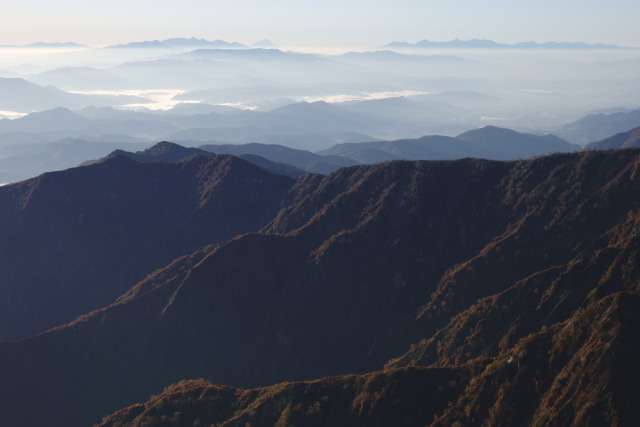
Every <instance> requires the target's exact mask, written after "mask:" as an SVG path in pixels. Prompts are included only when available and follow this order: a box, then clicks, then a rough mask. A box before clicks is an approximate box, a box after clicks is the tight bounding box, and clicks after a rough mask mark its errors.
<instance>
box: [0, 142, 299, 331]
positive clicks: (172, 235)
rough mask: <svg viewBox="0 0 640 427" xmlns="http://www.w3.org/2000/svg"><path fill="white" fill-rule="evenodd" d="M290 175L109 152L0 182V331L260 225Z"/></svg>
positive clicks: (87, 300)
mask: <svg viewBox="0 0 640 427" xmlns="http://www.w3.org/2000/svg"><path fill="white" fill-rule="evenodd" d="M292 184H293V181H292V180H291V179H290V178H287V177H284V176H280V175H273V174H270V173H268V172H266V171H265V170H264V169H262V168H258V167H256V166H254V165H252V164H250V163H248V162H245V161H243V160H240V159H237V158H234V157H231V156H215V155H210V154H207V155H199V156H195V157H192V158H190V159H188V160H186V161H183V162H177V163H166V162H144V163H141V162H137V161H135V160H132V159H131V158H128V157H126V156H123V155H116V156H114V157H113V158H110V159H108V160H106V161H104V162H102V163H100V164H96V165H92V166H88V167H81V168H75V169H69V170H67V171H63V172H52V173H47V174H44V175H41V176H39V177H38V178H34V179H31V180H28V181H24V182H21V183H18V184H13V185H8V186H4V187H0V218H1V220H0V230H1V232H2V235H3V239H2V241H1V242H0V251H1V253H2V254H3V256H2V257H0V258H1V259H0V271H1V272H2V276H1V281H0V288H2V298H1V299H0V306H2V310H1V312H2V315H1V316H0V318H1V320H0V337H1V339H3V340H7V339H16V338H22V337H25V336H28V335H31V334H34V333H37V332H40V331H42V330H45V329H48V328H51V327H53V326H56V325H58V324H61V323H64V322H68V321H70V320H72V319H73V318H75V317H76V316H78V315H80V314H82V313H84V312H87V311H89V310H92V309H96V308H99V307H102V306H105V305H107V304H109V303H110V302H112V301H113V300H114V299H115V298H116V297H117V296H118V295H120V294H121V293H122V292H124V291H125V290H126V289H128V288H129V287H130V286H131V284H132V283H135V282H137V281H139V280H141V279H142V278H144V277H145V275H146V274H148V273H149V272H150V271H153V270H154V269H156V268H159V267H161V266H163V265H166V264H167V263H168V262H170V261H171V260H173V259H174V258H176V257H177V256H180V255H183V254H187V253H190V252H192V251H193V250H195V249H197V248H199V247H201V246H203V245H205V244H209V243H214V242H216V241H219V240H223V239H228V238H231V237H233V236H235V235H237V234H240V233H245V232H248V231H254V230H258V229H260V228H261V227H262V226H263V225H264V224H266V222H267V221H269V220H270V219H271V218H272V217H273V216H274V215H275V213H276V212H277V210H278V209H279V208H280V200H279V197H278V195H282V194H284V193H285V192H286V191H287V190H288V189H289V187H290V186H291V185H292ZM34 266H37V268H34ZM51 301H55V304H52V303H51Z"/></svg>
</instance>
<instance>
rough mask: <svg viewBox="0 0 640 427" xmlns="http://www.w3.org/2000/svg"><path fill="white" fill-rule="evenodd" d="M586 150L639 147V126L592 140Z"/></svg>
mask: <svg viewBox="0 0 640 427" xmlns="http://www.w3.org/2000/svg"><path fill="white" fill-rule="evenodd" d="M584 148H585V149H587V150H611V149H616V148H640V126H639V127H637V128H634V129H631V130H630V131H628V132H621V133H618V134H616V135H613V136H611V137H609V138H606V139H603V140H602V141H598V142H592V143H591V144H588V145H587V146H586V147H584Z"/></svg>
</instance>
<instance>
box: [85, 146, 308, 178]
mask: <svg viewBox="0 0 640 427" xmlns="http://www.w3.org/2000/svg"><path fill="white" fill-rule="evenodd" d="M248 145H250V144H248ZM254 145H257V146H260V145H262V144H254ZM205 147H206V146H205ZM283 148H286V147H283ZM300 151H302V150H300ZM196 154H213V152H212V151H210V150H208V151H205V150H202V149H200V148H193V147H183V146H181V145H178V144H174V143H172V142H168V141H162V142H158V143H157V144H155V145H154V146H153V147H150V148H147V149H146V150H143V151H136V152H135V153H131V152H128V151H124V150H116V151H114V152H112V153H111V154H110V155H109V156H107V157H106V158H112V157H117V156H119V155H123V156H126V157H130V158H132V159H134V160H137V161H141V162H179V161H181V160H186V159H188V158H190V157H193V156H195V155H196ZM215 154H232V155H234V156H236V157H240V158H241V159H243V160H246V161H247V162H249V163H253V164H254V165H256V166H259V167H261V168H262V169H265V170H266V171H268V172H271V173H274V174H277V175H285V176H288V177H291V178H297V177H299V176H302V175H304V174H306V173H308V172H306V171H304V170H302V169H298V168H297V167H295V166H292V165H291V164H290V163H281V162H278V161H270V160H268V159H266V158H265V157H262V156H260V155H256V154H249V153H247V154H245V153H222V152H219V153H215ZM309 154H311V153H309ZM103 160H105V159H99V160H90V161H87V162H84V163H83V164H82V165H84V166H87V165H91V164H94V163H98V162H100V161H103Z"/></svg>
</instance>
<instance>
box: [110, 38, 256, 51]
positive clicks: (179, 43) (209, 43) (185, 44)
mask: <svg viewBox="0 0 640 427" xmlns="http://www.w3.org/2000/svg"><path fill="white" fill-rule="evenodd" d="M244 47H246V46H245V45H243V44H240V43H237V42H227V41H224V40H205V39H197V38H195V37H192V38H190V39H187V38H172V39H166V40H148V41H142V42H133V43H127V44H118V45H113V46H107V47H105V48H104V49H156V48H161V49H175V48H234V49H238V48H244Z"/></svg>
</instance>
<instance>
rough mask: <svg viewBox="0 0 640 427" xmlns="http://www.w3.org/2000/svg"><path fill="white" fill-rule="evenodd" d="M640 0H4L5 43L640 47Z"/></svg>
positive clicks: (0, 30)
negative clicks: (459, 42)
mask: <svg viewBox="0 0 640 427" xmlns="http://www.w3.org/2000/svg"><path fill="white" fill-rule="evenodd" d="M639 16H640V1H638V0H608V1H603V0H536V1H533V0H532V1H529V0H527V1H524V0H485V1H479V0H394V1H390V0H340V1H338V0H322V1H321V0H272V1H265V0H179V1H175V0H126V1H125V0H55V1H52V0H19V1H18V0H12V1H8V0H0V45H2V44H26V43H32V42H37V41H50V42H52V41H75V42H78V43H85V44H92V45H107V44H117V43H124V42H130V41H141V40H153V39H164V38H169V37H191V36H195V37H199V38H207V39H223V40H227V41H239V42H241V43H253V42H255V41H257V40H259V39H263V38H268V39H270V40H271V41H273V42H274V43H276V44H280V45H290V46H295V45H301V46H302V45H308V46H337V45H345V46H377V45H381V44H385V43H387V42H390V41H409V42H416V41H419V40H422V39H429V40H436V41H445V40H451V39H454V38H460V39H471V38H488V39H493V40H495V41H498V42H503V43H513V42H519V41H531V40H532V41H537V42H545V41H584V42H589V43H613V44H619V45H625V46H638V47H640V26H639V25H638V17H639Z"/></svg>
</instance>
